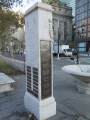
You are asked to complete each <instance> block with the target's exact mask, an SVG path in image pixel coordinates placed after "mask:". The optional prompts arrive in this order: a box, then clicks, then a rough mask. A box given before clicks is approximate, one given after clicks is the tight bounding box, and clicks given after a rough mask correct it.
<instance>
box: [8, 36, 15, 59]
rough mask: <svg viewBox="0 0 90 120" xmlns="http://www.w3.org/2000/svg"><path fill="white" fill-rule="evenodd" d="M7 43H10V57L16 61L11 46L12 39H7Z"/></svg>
mask: <svg viewBox="0 0 90 120" xmlns="http://www.w3.org/2000/svg"><path fill="white" fill-rule="evenodd" d="M7 43H8V47H9V50H10V56H11V58H13V59H14V55H13V49H12V46H11V45H10V39H9V38H8V39H7Z"/></svg>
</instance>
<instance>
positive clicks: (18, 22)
mask: <svg viewBox="0 0 90 120" xmlns="http://www.w3.org/2000/svg"><path fill="white" fill-rule="evenodd" d="M23 25H24V17H23V16H19V15H18V13H15V12H12V11H10V10H9V9H5V8H2V10H1V12H0V42H1V46H2V48H3V49H4V52H5V54H6V46H7V45H8V47H9V49H10V53H11V57H13V51H12V47H11V45H10V41H11V40H12V35H13V33H14V32H15V31H16V30H17V28H19V27H23Z"/></svg>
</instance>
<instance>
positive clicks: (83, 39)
mask: <svg viewBox="0 0 90 120" xmlns="http://www.w3.org/2000/svg"><path fill="white" fill-rule="evenodd" d="M75 24H76V34H75V41H76V42H77V44H78V48H79V51H80V52H83V51H89V50H90V0H76V16H75Z"/></svg>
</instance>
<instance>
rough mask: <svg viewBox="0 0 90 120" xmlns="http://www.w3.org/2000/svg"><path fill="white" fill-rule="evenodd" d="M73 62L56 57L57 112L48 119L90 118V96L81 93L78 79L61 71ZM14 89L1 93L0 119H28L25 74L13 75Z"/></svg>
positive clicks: (74, 119) (87, 119)
mask: <svg viewBox="0 0 90 120" xmlns="http://www.w3.org/2000/svg"><path fill="white" fill-rule="evenodd" d="M69 64H71V62H70V61H68V60H67V59H65V58H62V59H60V60H57V59H54V74H53V78H54V97H55V100H56V103H57V114H56V115H55V116H53V117H52V118H49V119H47V120H90V96H87V95H82V94H79V93H78V91H77V88H76V85H77V79H75V78H73V77H72V76H70V75H68V74H67V73H64V72H63V71H61V67H62V66H64V65H69ZM12 78H13V79H14V80H15V81H16V82H15V83H14V84H13V85H12V86H13V87H14V89H15V90H14V91H12V92H9V93H8V94H4V93H3V94H0V120H28V118H27V116H28V114H27V113H26V111H25V108H24V93H25V87H26V86H25V75H21V76H15V77H12Z"/></svg>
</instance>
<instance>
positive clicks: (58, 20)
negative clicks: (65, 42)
mask: <svg viewBox="0 0 90 120" xmlns="http://www.w3.org/2000/svg"><path fill="white" fill-rule="evenodd" d="M59 38H60V37H59V20H58V59H59Z"/></svg>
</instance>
